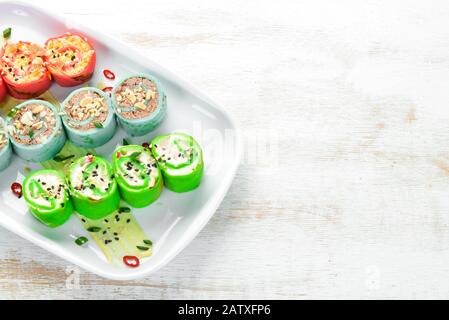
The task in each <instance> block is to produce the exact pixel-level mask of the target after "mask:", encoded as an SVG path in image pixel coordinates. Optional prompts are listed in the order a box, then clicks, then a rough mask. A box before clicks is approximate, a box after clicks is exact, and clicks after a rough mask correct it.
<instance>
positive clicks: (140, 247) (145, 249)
mask: <svg viewBox="0 0 449 320" xmlns="http://www.w3.org/2000/svg"><path fill="white" fill-rule="evenodd" d="M136 248H137V249H139V250H142V251H147V250H149V249H150V248H148V247H143V246H136Z"/></svg>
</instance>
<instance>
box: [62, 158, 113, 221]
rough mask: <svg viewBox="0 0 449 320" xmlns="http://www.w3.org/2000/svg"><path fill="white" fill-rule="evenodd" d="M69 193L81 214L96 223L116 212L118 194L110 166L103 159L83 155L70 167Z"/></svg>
mask: <svg viewBox="0 0 449 320" xmlns="http://www.w3.org/2000/svg"><path fill="white" fill-rule="evenodd" d="M68 179H69V190H70V194H71V196H72V201H73V206H74V207H75V210H76V211H78V212H79V213H80V214H81V215H83V216H85V217H87V218H89V219H93V220H98V219H101V218H103V217H105V216H107V215H108V214H110V213H111V212H113V211H115V210H117V208H118V206H119V202H120V195H119V192H118V188H117V182H116V181H115V179H114V174H113V172H112V168H111V165H110V164H109V163H108V162H107V161H106V160H105V159H103V158H101V157H98V156H93V155H90V154H88V155H86V156H84V157H81V158H79V159H78V160H76V161H75V162H74V163H72V164H71V165H70V169H69V176H68Z"/></svg>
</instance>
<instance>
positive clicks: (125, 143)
mask: <svg viewBox="0 0 449 320" xmlns="http://www.w3.org/2000/svg"><path fill="white" fill-rule="evenodd" d="M123 145H124V146H127V145H129V141H128V140H126V139H125V138H123Z"/></svg>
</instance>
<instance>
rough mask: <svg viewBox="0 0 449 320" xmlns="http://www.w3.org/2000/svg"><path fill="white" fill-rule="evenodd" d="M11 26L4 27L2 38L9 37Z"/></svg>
mask: <svg viewBox="0 0 449 320" xmlns="http://www.w3.org/2000/svg"><path fill="white" fill-rule="evenodd" d="M11 31H12V29H11V28H6V29H5V30H3V38H4V39H8V38H10V37H11Z"/></svg>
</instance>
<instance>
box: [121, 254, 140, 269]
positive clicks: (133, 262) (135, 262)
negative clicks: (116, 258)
mask: <svg viewBox="0 0 449 320" xmlns="http://www.w3.org/2000/svg"><path fill="white" fill-rule="evenodd" d="M123 262H124V263H125V264H126V265H127V266H128V267H131V268H137V267H138V266H139V265H140V260H139V258H137V257H136V256H124V257H123Z"/></svg>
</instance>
